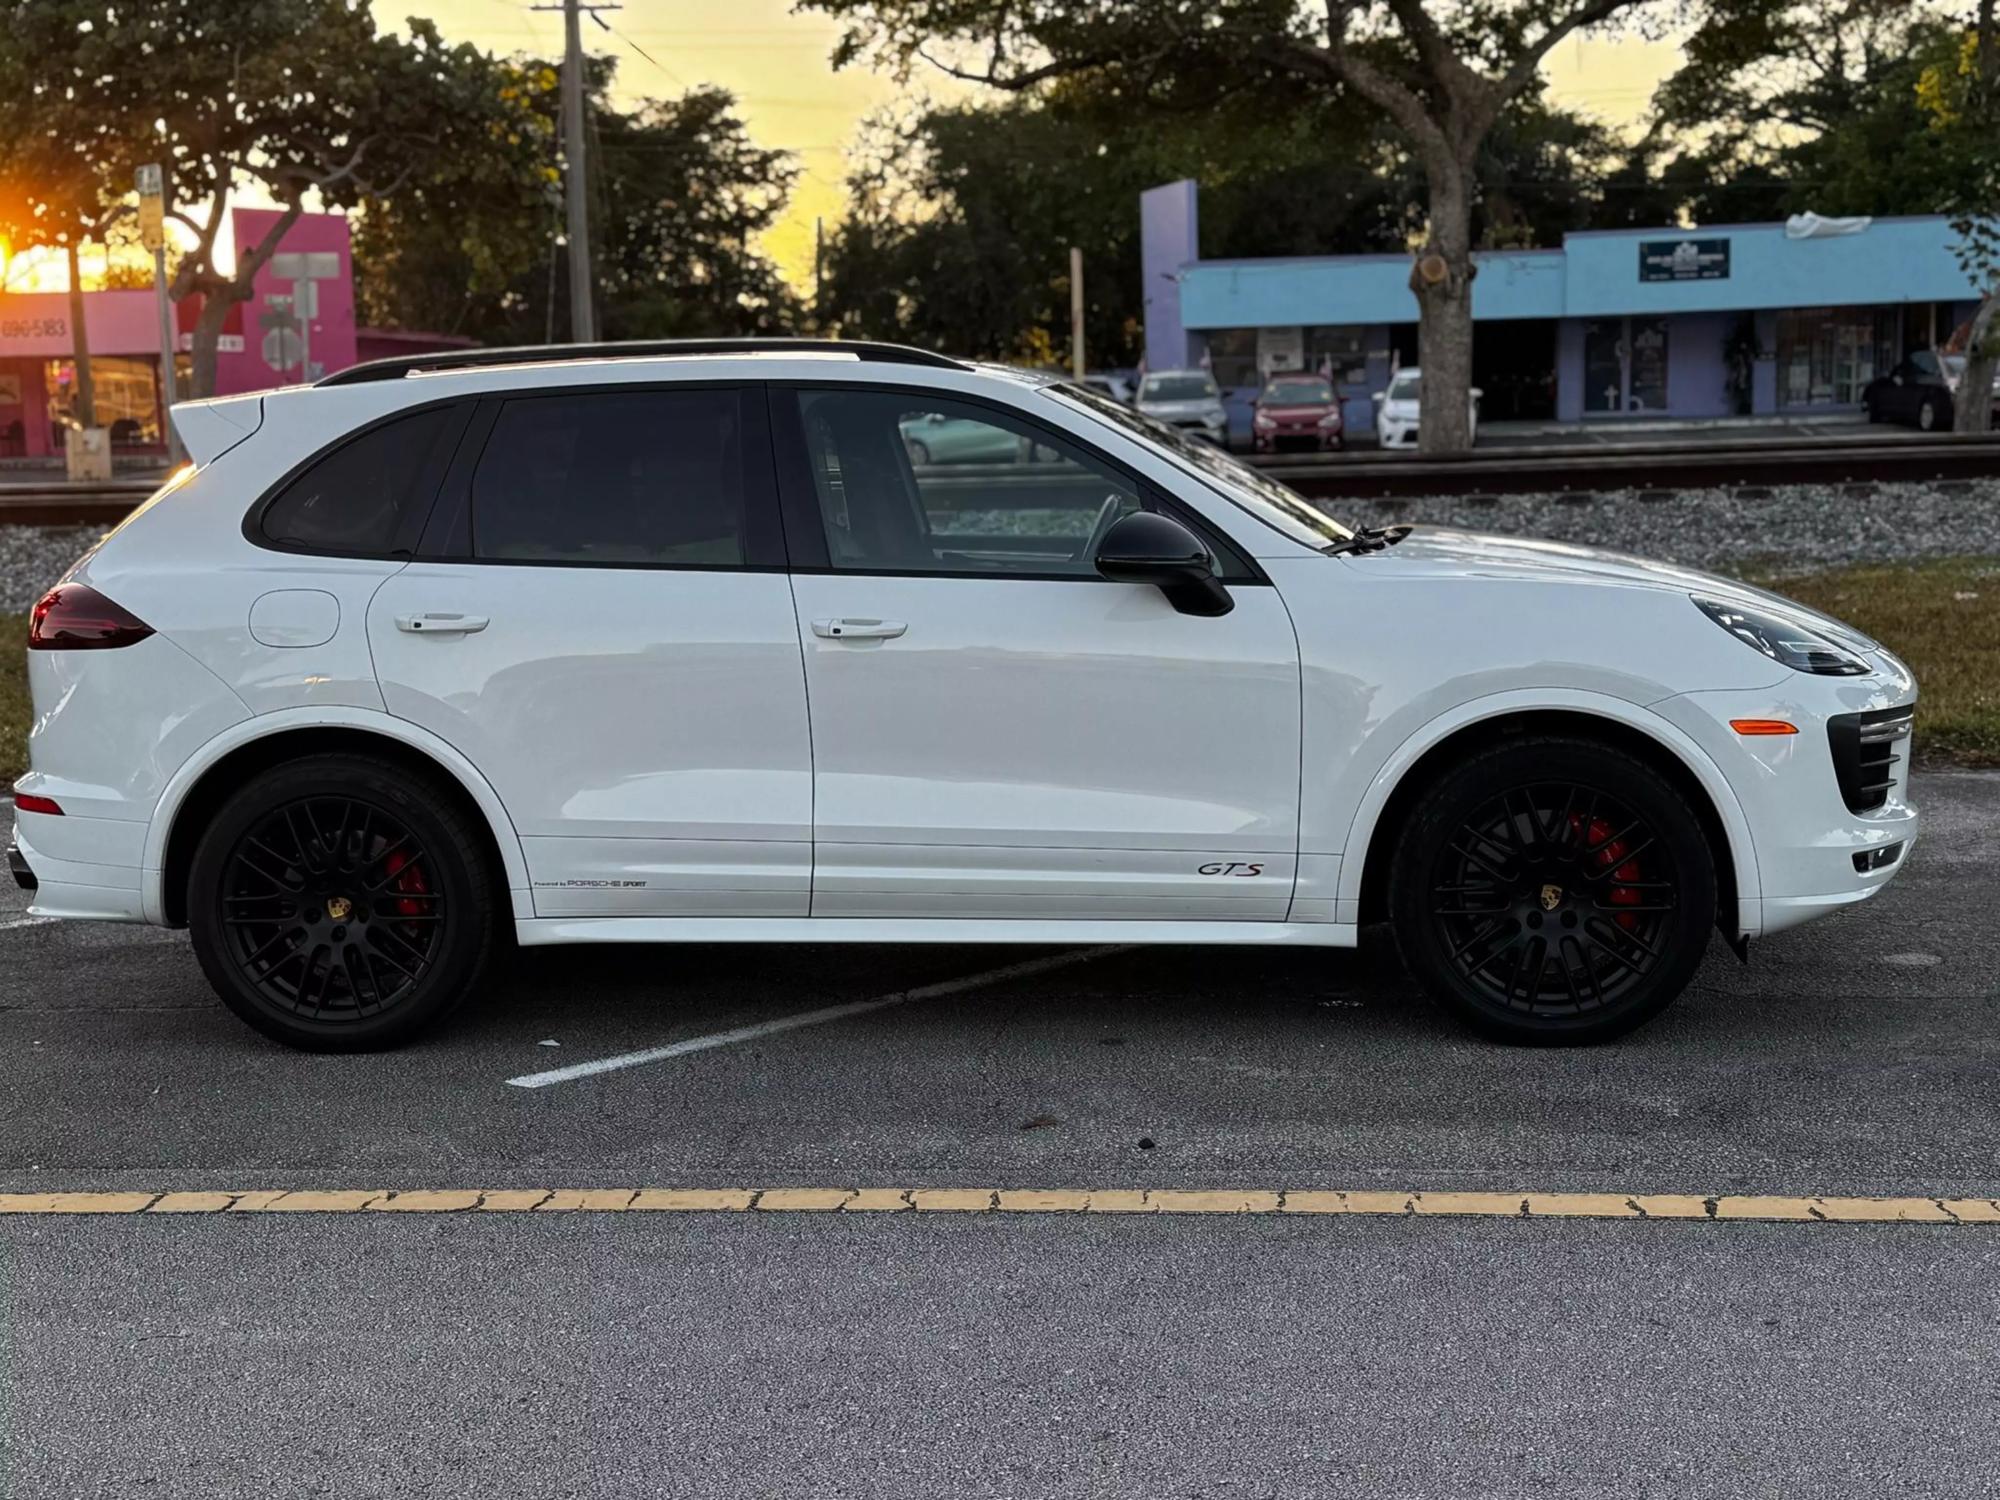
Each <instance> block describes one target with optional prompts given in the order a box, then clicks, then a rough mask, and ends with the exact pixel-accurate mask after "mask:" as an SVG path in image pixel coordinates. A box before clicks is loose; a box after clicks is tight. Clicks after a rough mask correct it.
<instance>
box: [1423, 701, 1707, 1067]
mask: <svg viewBox="0 0 2000 1500" xmlns="http://www.w3.org/2000/svg"><path fill="white" fill-rule="evenodd" d="M1503 809H1504V810H1503ZM1530 814H1532V815H1533V816H1532V820H1531V817H1530ZM1389 881H1390V888H1389V909H1390V916H1391V920H1392V922H1393V925H1394V929H1395V934H1396V944H1397V947H1398V948H1399V949H1400V950H1401V952H1402V955H1403V961H1404V963H1405V964H1406V965H1407V966H1408V967H1409V969H1410V971H1411V973H1412V974H1413V975H1414V976H1415V977H1416V979H1417V981H1418V982H1419V983H1420V984H1421V985H1422V986H1423V988H1424V989H1425V991H1426V992H1427V993H1428V994H1429V995H1430V996H1431V997H1432V998H1433V999H1434V1000H1436V1001H1437V1002H1438V1003H1439V1004H1440V1005H1442V1006H1443V1007H1444V1008H1445V1010H1447V1011H1449V1012H1451V1013H1452V1014H1453V1015H1455V1016H1457V1017H1458V1018H1459V1019H1460V1020H1462V1021H1464V1022H1465V1023H1466V1024H1468V1025H1470V1026H1471V1027H1473V1028H1474V1029H1475V1030H1477V1031H1480V1032H1482V1033H1484V1034H1485V1035H1486V1036H1489V1037H1492V1038H1494V1039H1495V1040H1497V1041H1504V1042H1516V1043H1526V1044H1530V1045H1558V1046H1559V1045H1573V1044H1581V1043H1588V1042H1601V1041H1608V1040H1610V1039H1611V1038H1613V1037H1617V1036H1622V1035H1624V1034H1625V1033H1626V1032H1628V1031H1631V1030H1632V1029H1633V1028H1635V1027H1637V1026H1640V1025H1643V1024H1644V1023H1645V1022H1647V1021H1649V1020H1651V1019H1652V1018H1653V1017H1654V1016H1656V1015H1658V1014H1659V1013H1660V1011H1662V1010H1664V1009H1665V1008H1666V1006H1667V1005H1668V1004H1669V1003H1670V1002H1671V1001H1672V1000H1673V999H1674V997H1675V996H1677V995H1679V994H1680V992H1681V991H1682V990H1683V989H1685V988H1686V987H1687V985H1688V982H1689V981H1690V980H1691V979H1692V978H1693V977H1694V973H1695V970H1696V969H1697V968H1699V967H1700V965H1701V961H1702V956H1703V954H1704V953H1705V952H1706V950H1707V947H1708V934H1709V928H1710V927H1711V926H1712V925H1713V923H1714V920H1715V910H1716V904H1715V896H1716V879H1715V868H1714V862H1713V856H1712V855H1711V853H1710V850H1709V847H1708V841H1707V838H1706V837H1705V836H1704V835H1703V833H1702V827H1701V821H1700V819H1699V818H1698V817H1696V815H1695V812H1694V809H1693V808H1691V807H1690V806H1689V805H1688V803H1687V800H1686V798H1684V797H1683V796H1682V795H1681V794H1680V793H1679V792H1678V791H1677V790H1675V788H1674V787H1673V786H1672V785H1670V784H1669V783H1668V782H1666V781H1665V780H1663V779H1662V778H1661V777H1660V776H1659V774H1658V773H1657V772H1655V771H1654V770H1653V769H1652V768H1651V767H1650V766H1648V765H1646V764H1645V763H1644V762H1642V761H1640V760H1637V759H1635V758H1634V757H1633V756H1631V755H1629V754H1627V753H1626V752H1624V751H1622V750H1618V749H1614V748H1613V747H1611V746H1609V745H1603V744H1599V743H1596V742H1594V741H1591V740H1586V739H1577V738H1570V737H1567V736H1536V737H1533V738H1523V739H1516V740H1509V741H1507V742H1505V743H1504V744H1501V745H1496V746H1494V747H1492V748H1490V749H1486V750H1482V751H1480V752H1478V753H1476V754H1474V755H1472V756H1469V757H1468V758H1467V759H1465V760H1463V761H1461V762H1459V763H1458V764H1457V765H1455V766H1453V767H1451V768H1450V769H1449V770H1447V771H1445V772H1444V773H1443V774H1442V775H1441V776H1439V778H1438V779H1437V781H1436V782H1435V783H1433V784H1432V785H1430V786H1428V787H1426V788H1425V789H1424V794H1423V797H1422V799H1421V801H1420V802H1419V803H1418V805H1417V806H1416V808H1415V809H1414V811H1413V812H1412V813H1411V815H1410V818H1409V821H1408V822H1407V823H1406V824H1405V825H1404V827H1403V829H1402V831H1401V834H1400V835H1399V837H1398V839H1397V843H1396V847H1395V851H1394V854H1393V857H1392V860H1391V863H1390V869H1389Z"/></svg>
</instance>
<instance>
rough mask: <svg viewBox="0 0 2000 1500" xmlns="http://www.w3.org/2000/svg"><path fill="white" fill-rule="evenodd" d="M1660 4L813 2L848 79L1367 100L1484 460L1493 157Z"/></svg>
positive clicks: (1440, 412)
mask: <svg viewBox="0 0 2000 1500" xmlns="http://www.w3.org/2000/svg"><path fill="white" fill-rule="evenodd" d="M1653 3H1655V0H1459V3H1454V4H1452V5H1450V6H1448V7H1447V6H1446V5H1445V4H1443V3H1442V0H1379V3H1377V0H1323V9H1322V10H1321V11H1319V12H1318V13H1317V14H1316V15H1315V13H1313V12H1310V11H1307V10H1305V9H1302V8H1300V7H1299V6H1297V5H1296V4H1295V3H1293V0H1214V3H1205V4H1197V3H1194V0H1121V3H1118V4H1106V3H1104V0H803V4H804V5H805V6H806V7H807V8H810V9H814V10H820V11H824V12H826V13H828V14H830V15H833V16H835V17H838V18H840V19H842V20H844V21H846V22H847V30H846V31H845V33H844V34H843V36H842V39H841V41H840V43H839V45H838V47H837V49H836V51H835V53H834V62H835V65H836V66H839V65H842V64H845V63H849V62H852V61H854V60H855V59H857V58H860V57H864V56H872V57H878V58H880V59H882V60H883V61H886V62H888V63H889V64H891V65H892V66H895V67H898V68H901V69H903V70H908V69H910V68H911V67H913V66H914V65H915V63H917V62H919V61H922V62H927V63H930V64H932V65H934V66H937V67H940V68H942V69H944V70H945V71H946V72H948V73H950V74H951V75H952V76H954V77H957V78H961V79H969V80H972V81H975V82H979V83H984V84H988V85H991V86H993V87H996V88H1000V89H1004V90H1008V91H1012V92H1023V91H1033V90H1037V89H1040V88H1044V87H1046V86H1047V85H1048V84H1049V83H1050V82H1051V81H1052V80H1057V79H1062V78H1068V77H1073V76H1077V75H1092V74H1094V75H1102V76H1105V77H1109V78H1112V79H1115V80H1116V82H1117V84H1118V86H1120V87H1122V88H1124V89H1126V90H1128V91H1129V94H1130V97H1131V99H1132V101H1133V103H1134V105H1135V106H1143V105H1145V104H1146V103H1148V102H1150V101H1153V100H1155V99H1161V98H1164V99H1166V100H1172V99H1173V98H1174V97H1175V96H1176V95H1178V94H1181V93H1183V92H1184V91H1185V90H1186V88H1187V86H1188V80H1189V79H1190V78H1193V79H1197V80H1199V79H1205V78H1210V77H1215V76H1226V75H1228V74H1229V73H1230V72H1231V71H1232V70H1237V69H1242V68H1253V69H1257V70H1261V71H1262V72H1265V73H1270V72H1278V73H1284V74H1288V75H1290V76H1292V77H1294V78H1296V79H1297V80H1299V82H1300V83H1301V85H1302V87H1304V88H1306V89H1308V90H1310V91H1313V92H1320V93H1327V94H1341V95H1346V94H1351V95H1353V96H1356V97H1358V98H1359V99H1361V100H1364V101H1366V102H1367V103H1368V104H1370V105H1372V106H1374V108H1376V109H1378V110H1379V111H1381V113H1382V114H1383V115H1384V116H1385V117H1386V118H1387V119H1388V120H1389V121H1390V122H1391V123H1392V124H1393V126H1394V127H1395V129H1396V131H1397V133H1398V134H1399V136H1400V137H1401V139H1402V141H1403V142H1404V144H1405V146H1406V147H1407V148H1408V149H1409V150H1410V151H1411V152H1413V153H1414V155H1415V158H1416V161H1417V163H1418V164H1419V166H1420V167H1421V170H1422V173H1423V177H1424V184H1425V193H1426V200H1427V212H1426V215H1425V222H1424V225H1423V229H1422V236H1421V238H1422V243H1421V245H1420V247H1419V248H1418V251H1417V253H1416V255H1415V257H1414V260H1413V264H1412V267H1411V273H1410V288H1411V290H1412V292H1414V293H1415V295H1416V298H1417V307H1418V325H1419V339H1420V341H1421V344H1422V351H1423V365H1424V372H1425V373H1424V381H1425V385H1426V386H1427V387H1428V390H1429V394H1430V400H1429V401H1428V402H1427V403H1426V404H1427V406H1429V407H1430V409H1431V410H1430V413H1429V414H1427V415H1426V417H1425V420H1424V423H1423V426H1422V429H1421V434H1420V443H1421V446H1422V447H1423V449H1424V450H1425V451H1427V452H1443V451H1454V450H1458V449H1463V448H1465V447H1467V446H1469V444H1470V441H1471V433H1470V412H1469V407H1470V401H1469V393H1470V390H1471V384H1472V280H1473V277H1474V275H1475V274H1476V268H1475V266H1474V265H1473V261H1472V252H1473V249H1474V245H1475V240H1474V237H1473V228H1472V226H1473V216H1474V207H1475V202H1476V199H1477V196H1478V188H1479V180H1478V165H1479V160H1480V156H1481V153H1482V151H1483V150H1484V149H1485V148H1486V145H1487V143H1488V141H1489V138H1490V137H1491V134H1492V132H1493V130H1494V128H1495V127H1496V125H1498V123H1499V122H1500V120H1501V118H1502V115H1503V113H1504V111H1505V110H1506V107H1507V105H1508V103H1509V102H1510V101H1511V100H1514V99H1516V98H1517V97H1519V96H1521V95H1522V94H1523V93H1525V92H1527V91H1529V89H1530V87H1531V85H1533V83H1534V82H1535V80H1536V78H1537V75H1538V71H1539V69H1540V66H1541V62H1542V59H1543V58H1545V57H1546V56H1547V55H1548V53H1549V51H1550V49H1552V48H1553V47H1554V46H1555V45H1556V44H1557V43H1558V42H1560V41H1562V40H1563V38H1565V37H1567V36H1570V35H1572V34H1574V33H1575V32H1577V31H1579V30H1581V29H1584V28H1586V27H1592V26H1598V25H1601V24H1603V23H1606V22H1609V21H1611V20H1612V19H1613V18H1614V17H1616V16H1618V15H1620V14H1621V13H1624V12H1630V11H1635V10H1638V9H1640V8H1642V7H1644V6H1647V5H1649V4H1653Z"/></svg>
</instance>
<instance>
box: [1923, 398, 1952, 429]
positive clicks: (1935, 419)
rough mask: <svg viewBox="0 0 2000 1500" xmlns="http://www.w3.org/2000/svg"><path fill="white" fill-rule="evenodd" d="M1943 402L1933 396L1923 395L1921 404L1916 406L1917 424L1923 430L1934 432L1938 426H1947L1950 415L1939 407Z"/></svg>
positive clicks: (1949, 421)
mask: <svg viewBox="0 0 2000 1500" xmlns="http://www.w3.org/2000/svg"><path fill="white" fill-rule="evenodd" d="M1943 406H1944V403H1943V402H1942V401H1940V400H1938V398H1937V397H1935V396H1926V397H1924V402H1923V405H1921V406H1919V407H1918V408H1917V426H1918V427H1919V428H1920V429H1922V430H1923V431H1925V432H1936V431H1937V430H1938V428H1940V427H1949V426H1950V425H1951V417H1950V415H1949V413H1946V412H1943V411H1942V410H1941V408H1942V407H1943Z"/></svg>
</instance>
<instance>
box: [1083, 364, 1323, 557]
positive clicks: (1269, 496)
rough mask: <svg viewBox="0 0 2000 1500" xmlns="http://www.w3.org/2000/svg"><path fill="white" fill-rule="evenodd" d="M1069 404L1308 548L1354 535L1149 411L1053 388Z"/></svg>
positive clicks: (1294, 495)
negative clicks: (1156, 451) (1155, 451)
mask: <svg viewBox="0 0 2000 1500" xmlns="http://www.w3.org/2000/svg"><path fill="white" fill-rule="evenodd" d="M1048 389H1049V390H1050V392H1051V393H1053V394H1054V395H1057V396H1060V397H1061V398H1063V399H1064V400H1065V401H1072V402H1074V403H1075V404H1076V405H1078V406H1081V407H1083V408H1084V409H1085V410H1087V411H1088V412H1089V413H1090V414H1091V415H1092V416H1094V417H1096V418H1097V419H1098V420H1099V421H1101V422H1103V423H1105V424H1106V425H1107V426H1111V427H1117V428H1120V429H1122V430H1123V431H1124V432H1126V433H1127V434H1129V435H1130V436H1133V437H1136V438H1138V439H1139V440H1140V441H1141V442H1144V443H1146V444H1147V445H1148V446H1150V447H1153V448H1155V449H1159V450H1161V451H1162V452H1163V455H1164V456H1165V457H1166V458H1167V459H1168V460H1169V461H1170V462H1171V463H1172V464H1173V465H1174V467H1176V468H1178V469H1180V470H1182V471H1183V472H1184V473H1186V474H1188V475H1190V476H1191V477H1193V478H1195V479H1198V480H1200V481H1201V483H1202V484H1203V485H1205V486H1206V487H1207V488H1209V489H1211V490H1213V491H1214V492H1215V493H1216V494H1218V495H1220V496H1222V498H1223V499H1225V500H1227V501H1228V502H1229V503H1230V504H1232V505H1234V506H1235V507H1236V508H1237V509H1239V510H1243V511H1248V512H1249V513H1250V514H1251V515H1253V516H1255V517H1256V518H1257V519H1258V520H1260V521H1262V522H1263V523H1264V524H1265V525H1266V526H1269V527H1271V528H1272V529H1273V530H1275V531H1281V532H1283V533H1284V534H1285V535H1286V536H1289V537H1291V538H1292V540H1294V541H1297V542H1303V543H1304V544H1305V545H1306V546H1308V547H1324V546H1325V545H1326V544H1327V543H1328V542H1344V541H1347V540H1349V539H1350V538H1351V537H1352V536H1353V535H1354V533H1353V531H1351V530H1350V529H1349V528H1347V527H1345V526H1343V525H1341V524H1340V522H1338V521H1336V520H1334V518H1333V517H1332V516H1330V515H1328V514H1327V513H1326V512H1325V511H1323V510H1318V509H1315V508H1314V506H1313V505H1312V503H1311V502H1310V501H1308V500H1306V499H1305V498H1304V497H1303V496H1301V495H1300V494H1299V493H1298V492H1297V491H1296V490H1290V489H1287V488H1286V487H1285V486H1284V485H1282V484H1279V483H1278V482H1277V481H1276V480H1275V479H1272V478H1270V477H1268V476H1267V475H1264V474H1260V473H1258V472H1257V470H1255V469H1252V468H1250V467H1249V466H1247V465H1245V464H1241V463H1238V462H1237V461H1236V460H1235V459H1233V458H1231V457H1230V456H1229V455H1228V454H1227V453H1224V452H1223V451H1222V450H1221V449H1220V448H1218V447H1216V446H1215V445H1214V444H1213V443H1204V442H1201V441H1199V440H1197V439H1195V438H1191V437H1189V436H1187V435H1186V434H1185V433H1183V432H1182V431H1181V430H1180V429H1179V428H1178V427H1169V426H1168V425H1167V424H1166V423H1165V422H1161V421H1156V420H1155V419H1154V418H1152V417H1149V416H1147V415H1146V414H1145V413H1144V412H1139V411H1134V410H1133V409H1132V408H1131V407H1129V406H1121V405H1119V404H1118V403H1117V402H1116V401H1112V400H1109V399H1107V398H1106V397H1104V396H1101V395H1099V394H1098V393H1097V392H1096V391H1093V390H1087V389H1085V388H1084V387H1082V386H1077V385H1057V386H1050V387H1048Z"/></svg>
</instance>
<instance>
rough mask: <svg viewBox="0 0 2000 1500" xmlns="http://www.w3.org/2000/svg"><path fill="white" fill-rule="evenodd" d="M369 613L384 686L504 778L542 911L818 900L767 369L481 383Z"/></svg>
mask: <svg viewBox="0 0 2000 1500" xmlns="http://www.w3.org/2000/svg"><path fill="white" fill-rule="evenodd" d="M368 635H369V641H370V644H371V646H372V648H373V651H374V656H375V663H376V669H377V672H378V674H379V676H380V679H381V684H382V694H383V698H384V700H385V702H386V703H387V706H388V708H389V711H390V712H391V713H393V714H397V715H399V716H401V717H403V718H406V719H409V720H411V721H412V722H414V723H417V724H420V725H422V726H423V727H424V728H426V729H429V730H431V731H432V732H433V733H435V734H437V735H439V736H440V737H441V738H443V739H444V740H446V741H448V742H449V743H451V744H452V745H454V746H456V747H457V748H458V749H459V750H460V751H462V752H463V753H464V754H465V755H466V756H467V758H469V759H470V760H471V761H472V763H473V764H474V765H475V766H477V767H478V768H479V769H480V771H481V772H482V773H483V774H484V775H485V776H486V778H487V779H488V780H489V781H490V782H491V783H492V784H493V786H494V788H495V790H496V791H497V792H498V793H499V795H500V798H501V800H502V801H503V802H505V803H506V806H507V811H508V815H509V816H510V817H511V818H512V820H513V823H514V827H515V829H516V831H517V832H518V833H519V834H520V836H521V842H522V847H523V849H524V851H525V852H526V856H527V863H528V869H529V874H530V876H531V878H532V881H533V893H534V910H535V915H537V916H539V917H573V916H804V915H805V914H806V911H807V908H808V902H809V897H810V884H811V838H812V761H811V744H810V740H809V737H808V734H807V729H806V705H805V687H804V678H803V667H802V662H801V659H800V650H799V638H798V628H797V625H796V622H795V620H794V616H793V611H792V598H791V590H790V586H789V584H788V583H787V581H786V578H785V573H784V567H783V538H782V532H781V529H780V525H779V521H778V517H777V513H776V501H775V493H774V489H773V483H772V475H771V459H770V449H769V440H768V419H767V416H766V406H765V401H764V395H763V392H762V390H761V389H760V388H756V387H749V388H734V387H728V386H693V385H675V386H671V387H628V386H614V387H608V388H607V387H602V386H599V387H595V388H588V389H582V390H571V391H564V392H551V393H523V394H521V395H519V396H508V397H506V398H504V399H499V400H492V401H487V402H483V403H482V404H481V410H480V414H479V416H478V417H477V418H476V419H475V420H474V423H473V425H472V428H471V430H470V431H469V433H468V435H467V439H466V441H465V443H464V444H462V445H461V448H460V451H459V454H458V457H457V459H456V460H455V461H454V464H453V467H452V470H451V474H450V477H449V478H448V479H447V480H446V482H445V487H444V493H443V496H442V497H441V499H440V503H439V505H438V507H437V508H436V510H435V512H434V514H433V517H432V522H431V526H430V529H429V530H428V531H427V532H426V535H425V539H424V542H423V544H422V546H421V548H420V555H419V557H418V558H417V559H416V560H415V561H413V562H412V563H411V564H410V566H409V567H407V568H405V569H404V570H403V571H402V572H400V573H398V574H397V575H396V576H395V577H394V578H392V579H390V580H389V581H388V582H387V583H386V584H385V585H384V586H383V587H382V589H381V591H380V592H379V593H378V594H377V595H376V596H375V599H374V602H373V604H372V606H371V607H370V610H369V617H368Z"/></svg>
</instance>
